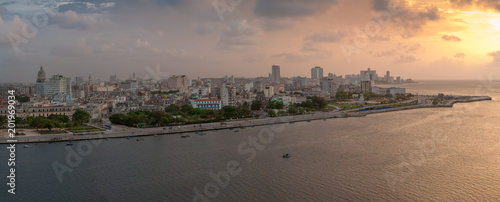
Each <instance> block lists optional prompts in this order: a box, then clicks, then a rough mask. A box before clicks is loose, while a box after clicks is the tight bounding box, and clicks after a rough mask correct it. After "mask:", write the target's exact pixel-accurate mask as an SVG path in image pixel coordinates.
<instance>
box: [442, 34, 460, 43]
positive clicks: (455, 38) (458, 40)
mask: <svg viewBox="0 0 500 202" xmlns="http://www.w3.org/2000/svg"><path fill="white" fill-rule="evenodd" d="M441 39H443V40H444V41H455V42H461V41H462V39H460V38H459V37H457V36H453V35H443V36H442V37H441Z"/></svg>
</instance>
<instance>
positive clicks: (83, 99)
mask: <svg viewBox="0 0 500 202" xmlns="http://www.w3.org/2000/svg"><path fill="white" fill-rule="evenodd" d="M282 70H283V69H282V68H281V67H280V66H279V65H272V66H271V73H270V74H269V77H257V78H244V77H235V76H225V77H223V78H195V79H190V78H188V76H186V75H172V76H170V77H169V78H164V79H162V80H159V81H158V80H153V79H138V78H136V76H135V73H134V74H133V75H132V76H131V77H129V78H127V79H125V80H120V79H119V78H118V77H117V76H116V75H110V77H109V81H101V80H97V81H95V80H94V79H93V78H92V75H89V76H88V79H86V80H84V79H83V78H84V77H82V76H77V77H74V79H71V78H69V77H65V76H63V75H59V74H54V75H53V76H51V77H49V78H47V76H46V72H45V70H44V68H43V67H40V69H39V71H38V74H37V77H36V80H35V81H36V82H35V83H34V84H25V85H20V86H17V87H16V88H17V89H16V90H17V92H18V93H19V94H21V95H23V96H27V97H29V101H28V102H24V103H19V105H20V106H19V112H18V114H19V116H20V117H23V118H24V117H29V116H49V115H51V114H60V115H71V114H72V113H74V110H75V109H83V110H85V111H87V112H89V113H90V114H91V118H93V119H96V118H106V117H109V116H110V115H112V114H115V113H128V112H131V111H139V110H148V111H156V110H160V111H163V110H164V109H165V107H167V106H169V105H171V104H174V105H177V106H182V105H185V104H188V105H191V106H192V107H194V108H199V109H211V110H219V109H222V108H223V107H225V106H240V105H242V104H243V103H247V104H248V103H252V101H254V100H256V99H261V100H262V101H271V100H273V101H280V102H283V103H284V104H285V105H289V104H294V103H301V102H304V101H307V100H308V99H309V98H311V97H314V96H317V97H323V98H326V99H335V95H336V93H337V92H339V91H345V92H352V93H355V94H362V93H368V92H371V93H375V94H381V95H387V94H391V95H394V96H395V95H398V94H405V93H406V90H405V89H404V88H397V87H385V88H383V87H380V86H377V85H380V84H401V83H411V82H413V81H412V80H411V79H406V80H403V79H402V78H401V77H399V76H398V77H394V76H391V74H390V72H389V71H387V72H386V73H385V74H384V75H383V76H379V75H378V74H377V71H376V70H372V69H371V68H368V69H367V70H360V72H359V74H351V75H345V76H341V75H336V74H333V73H328V74H326V76H325V75H324V69H323V68H322V67H320V66H315V67H313V68H311V77H310V78H307V77H305V76H296V77H291V78H290V77H283V76H282V74H281V73H282V72H281V71H282ZM2 102H3V101H2V100H0V115H5V114H6V109H5V108H1V106H2Z"/></svg>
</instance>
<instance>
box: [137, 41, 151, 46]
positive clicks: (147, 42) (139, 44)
mask: <svg viewBox="0 0 500 202" xmlns="http://www.w3.org/2000/svg"><path fill="white" fill-rule="evenodd" d="M136 46H137V48H149V47H151V44H149V41H146V40H141V39H137V41H136Z"/></svg>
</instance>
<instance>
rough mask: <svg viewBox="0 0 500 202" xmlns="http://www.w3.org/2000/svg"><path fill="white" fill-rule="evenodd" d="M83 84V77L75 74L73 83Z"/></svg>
mask: <svg viewBox="0 0 500 202" xmlns="http://www.w3.org/2000/svg"><path fill="white" fill-rule="evenodd" d="M82 84H83V77H81V76H77V77H75V85H82Z"/></svg>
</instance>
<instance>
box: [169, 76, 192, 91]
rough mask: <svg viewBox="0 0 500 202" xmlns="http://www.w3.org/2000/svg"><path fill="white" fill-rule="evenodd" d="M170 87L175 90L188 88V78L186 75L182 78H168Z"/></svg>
mask: <svg viewBox="0 0 500 202" xmlns="http://www.w3.org/2000/svg"><path fill="white" fill-rule="evenodd" d="M167 82H168V87H169V88H174V89H180V88H187V87H188V78H187V76H186V75H181V76H176V75H174V76H172V77H170V78H168V81H167Z"/></svg>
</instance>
